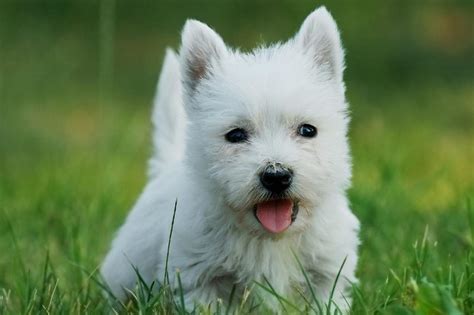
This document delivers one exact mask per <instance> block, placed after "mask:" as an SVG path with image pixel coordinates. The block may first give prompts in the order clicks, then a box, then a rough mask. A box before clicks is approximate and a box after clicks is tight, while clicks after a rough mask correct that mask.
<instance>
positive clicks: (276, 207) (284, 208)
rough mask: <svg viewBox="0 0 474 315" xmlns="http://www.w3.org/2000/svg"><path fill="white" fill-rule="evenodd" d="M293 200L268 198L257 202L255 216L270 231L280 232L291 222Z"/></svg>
mask: <svg viewBox="0 0 474 315" xmlns="http://www.w3.org/2000/svg"><path fill="white" fill-rule="evenodd" d="M292 210H293V202H292V201H291V200H288V199H281V200H270V201H265V202H261V203H259V204H257V218H258V220H259V221H260V223H261V224H262V225H263V227H264V228H265V229H266V230H268V231H269V232H272V233H280V232H283V231H284V230H286V229H287V228H288V227H289V226H290V224H291V213H292Z"/></svg>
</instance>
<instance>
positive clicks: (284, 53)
mask: <svg viewBox="0 0 474 315" xmlns="http://www.w3.org/2000/svg"><path fill="white" fill-rule="evenodd" d="M182 36H183V38H182V48H181V52H180V55H181V63H182V75H183V86H184V90H185V108H186V111H187V116H188V117H189V121H190V125H189V128H188V134H187V146H186V155H187V163H188V164H189V166H190V167H191V168H192V170H193V172H195V174H197V176H199V177H201V178H202V180H203V184H205V185H207V184H209V185H210V186H211V187H212V189H214V190H215V192H216V195H218V196H220V197H221V198H222V200H223V201H224V202H225V203H226V205H227V206H228V208H229V209H232V213H233V214H232V217H233V219H235V222H236V223H237V225H238V226H239V227H242V228H245V229H247V230H248V231H250V232H252V233H255V234H258V235H272V236H274V235H277V234H279V233H280V232H283V231H286V232H285V234H288V233H296V232H300V231H302V230H304V228H305V226H307V225H308V224H309V222H310V221H311V217H312V215H313V213H314V211H317V206H318V204H319V203H320V202H321V201H322V200H323V199H324V198H325V197H326V196H327V195H328V194H335V193H340V192H343V191H344V190H345V189H346V188H347V187H348V185H349V181H350V158H349V148H348V144H347V139H346V133H347V124H348V117H347V105H346V101H345V97H344V84H343V80H342V75H343V68H344V61H343V50H342V46H341V43H340V39H339V33H338V30H337V26H336V24H335V22H334V20H333V18H332V17H331V15H330V14H329V13H328V12H327V11H326V9H325V8H319V9H317V10H316V11H314V12H313V13H311V14H310V15H309V16H308V17H307V19H306V20H305V21H304V23H303V25H302V26H301V29H300V30H299V31H298V33H297V34H296V35H295V37H294V38H292V39H290V40H289V41H288V42H286V43H284V44H276V45H273V46H270V47H262V48H257V49H255V50H254V51H252V52H250V53H241V52H238V51H235V50H231V49H229V48H228V47H227V46H226V45H225V44H224V42H223V41H222V39H221V38H220V36H219V35H218V34H216V33H215V32H214V31H213V30H212V29H210V28H209V27H208V26H206V25H205V24H202V23H200V22H197V21H194V20H190V21H188V22H187V23H186V25H185V27H184V31H183V35H182Z"/></svg>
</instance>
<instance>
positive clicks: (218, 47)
mask: <svg viewBox="0 0 474 315" xmlns="http://www.w3.org/2000/svg"><path fill="white" fill-rule="evenodd" d="M181 41H182V42H181V50H180V56H181V71H182V77H183V84H184V88H185V90H186V92H187V93H188V94H189V95H192V94H193V93H194V91H195V90H196V87H197V86H198V84H199V82H200V81H201V80H202V79H203V78H205V77H207V76H209V75H210V74H211V73H212V70H213V68H214V67H215V66H216V65H218V63H219V60H220V59H221V58H222V57H223V56H224V54H226V53H227V48H226V46H225V44H224V41H223V40H222V38H221V37H220V36H219V35H218V34H217V33H216V32H214V31H213V30H212V29H211V28H210V27H209V26H207V25H206V24H204V23H201V22H199V21H196V20H187V21H186V24H185V25H184V29H183V33H182V35H181Z"/></svg>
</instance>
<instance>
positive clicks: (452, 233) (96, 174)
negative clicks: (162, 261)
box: [0, 1, 474, 314]
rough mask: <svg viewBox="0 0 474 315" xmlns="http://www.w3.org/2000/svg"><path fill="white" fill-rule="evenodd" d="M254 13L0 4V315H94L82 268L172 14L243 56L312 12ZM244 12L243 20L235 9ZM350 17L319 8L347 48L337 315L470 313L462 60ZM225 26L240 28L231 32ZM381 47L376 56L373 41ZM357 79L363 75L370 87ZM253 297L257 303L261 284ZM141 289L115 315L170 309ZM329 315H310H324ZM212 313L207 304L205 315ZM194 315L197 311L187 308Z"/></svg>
mask: <svg viewBox="0 0 474 315" xmlns="http://www.w3.org/2000/svg"><path fill="white" fill-rule="evenodd" d="M65 3H66V2H65ZM84 3H86V2H84ZM262 3H263V2H262ZM262 3H259V4H257V5H256V6H255V7H253V6H252V5H251V4H246V5H242V6H235V7H229V8H230V9H228V10H223V8H221V7H217V6H216V8H215V9H213V10H214V11H210V12H209V13H205V10H204V9H201V11H199V10H200V9H199V8H198V7H197V6H196V7H189V8H187V9H186V8H185V9H183V11H181V9H179V10H175V11H173V10H171V9H170V10H168V11H166V12H171V13H170V16H168V15H164V14H163V10H161V11H159V10H158V11H157V13H152V12H153V10H151V9H149V8H144V9H137V8H135V9H134V10H135V11H134V10H132V9H129V8H127V7H125V6H124V4H123V3H121V2H118V3H117V5H116V6H115V7H113V10H114V11H113V14H112V13H110V12H109V13H107V7H111V6H113V5H114V1H105V2H103V6H101V7H97V8H96V9H97V11H96V13H97V14H96V15H91V16H89V14H90V13H91V11H90V10H92V9H91V8H94V7H92V5H91V4H82V5H76V6H71V7H69V6H68V5H66V4H62V5H60V4H57V3H56V2H54V3H53V4H51V5H50V6H47V5H45V7H41V8H40V7H39V6H36V7H34V6H33V5H32V4H30V5H31V6H29V7H28V8H30V9H31V10H20V9H24V8H25V7H22V6H21V5H18V4H14V2H8V1H3V2H0V26H2V27H0V48H1V49H0V57H1V58H0V233H1V234H0V252H1V253H3V254H2V255H0V314H3V313H5V314H36V313H46V314H56V313H91V314H96V313H106V312H108V311H110V305H109V303H108V302H107V299H105V298H104V290H103V288H102V286H101V284H100V281H99V279H98V278H97V268H98V266H99V264H100V262H101V259H102V258H103V256H104V254H105V253H106V251H107V248H108V246H109V244H110V241H111V239H112V237H113V234H114V232H115V231H116V229H117V228H118V226H119V225H120V224H121V223H122V222H123V220H124V218H125V215H126V213H127V212H128V210H129V209H130V207H131V206H132V205H133V202H134V201H135V200H136V198H137V196H138V194H139V193H140V190H141V189H142V187H143V185H144V183H145V173H146V159H147V157H148V155H149V152H150V143H151V141H150V137H149V135H150V124H149V120H150V119H149V114H150V107H149V103H150V100H151V97H152V93H153V86H154V84H155V81H154V80H155V78H156V74H157V71H158V68H159V62H160V54H162V53H163V51H164V49H163V48H164V46H165V44H166V45H168V44H176V42H177V39H178V32H177V31H176V30H178V29H179V28H180V27H181V24H182V20H183V19H184V16H197V17H200V18H202V19H204V20H210V21H211V22H212V23H214V24H215V25H216V28H218V29H221V28H222V30H223V33H224V36H225V37H226V38H229V41H231V42H235V43H240V44H241V45H242V46H244V47H249V46H250V45H251V43H254V42H255V41H258V40H259V36H260V35H259V34H258V33H256V31H255V30H254V28H255V29H262V32H264V30H266V34H267V36H268V37H270V38H269V39H278V38H281V34H282V32H284V31H283V29H284V30H285V32H287V34H290V31H293V29H294V27H296V25H297V24H298V23H299V20H300V19H302V17H303V16H304V15H305V14H306V13H307V12H309V10H310V8H311V7H313V6H314V4H313V3H309V4H308V3H307V4H305V5H304V6H302V7H301V8H300V7H295V8H293V7H291V6H284V5H281V6H276V7H275V8H274V9H272V10H273V11H271V12H270V13H268V14H267V15H265V14H266V13H265V12H266V9H265V5H262ZM3 5H5V6H3ZM169 6H170V7H173V6H172V5H171V4H170V5H169ZM248 6H252V7H251V8H252V12H253V13H252V12H248V11H246V10H245V8H247V7H248ZM5 8H6V9H8V10H5ZM58 8H59V9H61V10H59V9H58ZM100 8H102V11H101V9H100ZM158 8H159V9H163V7H158ZM357 8H358V7H357ZM357 8H356V7H354V11H352V10H343V9H341V7H340V6H339V7H336V8H335V10H336V13H337V14H335V15H336V16H341V18H340V20H341V21H342V25H341V28H342V29H343V30H344V32H343V38H344V40H345V42H346V43H347V46H346V47H347V51H348V65H349V68H348V73H347V75H348V76H347V77H348V82H347V88H348V99H349V101H350V103H351V105H352V117H353V122H352V125H351V131H350V140H351V145H352V150H353V157H354V161H353V162H354V177H353V187H352V188H351V189H350V191H349V196H350V200H351V204H352V208H353V209H354V212H355V213H356V215H357V216H358V217H359V219H360V221H361V222H362V230H361V240H362V245H361V247H360V263H359V266H358V271H357V274H358V278H359V280H360V282H359V283H358V284H355V285H354V288H353V299H354V303H353V309H352V313H353V314H374V313H377V314H473V313H474V250H473V247H474V204H473V203H474V168H473V164H472V161H473V160H474V149H473V148H474V141H473V139H474V121H473V120H474V106H473V100H474V93H473V91H472V83H473V80H472V72H471V74H470V75H468V76H467V77H466V73H469V71H468V69H469V68H470V67H471V66H472V64H469V63H466V60H467V58H466V56H468V55H469V54H465V55H462V54H461V55H462V56H461V55H452V54H455V53H456V52H453V51H449V52H448V53H447V54H442V53H441V52H439V51H437V50H435V49H431V48H430V49H431V50H429V51H428V50H423V49H422V48H423V47H421V48H420V47H419V46H417V45H421V44H420V43H428V44H427V45H428V46H429V45H434V44H436V43H434V44H433V43H432V42H427V39H426V38H421V39H420V40H419V41H416V43H417V45H410V47H409V48H410V49H413V50H407V51H400V50H394V49H393V47H397V41H396V39H397V38H398V37H397V35H396V34H395V35H394V34H391V33H389V32H388V33H387V34H385V33H383V34H382V33H381V32H379V30H374V31H373V32H369V31H370V30H372V28H373V26H372V25H368V26H365V24H364V23H365V22H363V20H364V19H358V18H357V19H356V18H354V16H352V17H351V14H355V15H357V14H360V11H357ZM374 8H375V7H374V5H373V4H372V9H371V7H370V6H369V5H368V6H367V7H365V8H364V10H368V12H369V13H370V16H371V19H375V20H376V21H378V22H380V21H382V20H384V19H386V18H389V16H387V14H388V13H387V12H388V11H386V10H385V9H383V10H382V9H380V10H379V9H376V8H375V9H374ZM441 9H442V10H440V8H439V7H436V6H432V7H430V10H424V8H421V9H420V10H418V11H417V10H415V9H413V10H412V8H411V7H410V8H408V9H407V11H403V12H415V13H416V12H423V16H422V17H424V18H426V16H425V15H426V14H428V13H429V14H432V13H433V12H435V13H436V12H445V11H446V12H448V10H447V8H444V7H443V8H441ZM239 10H240V11H239ZM370 10H372V11H370ZM400 10H403V7H401V8H400ZM443 10H444V11H443ZM144 11H147V12H148V11H149V12H150V13H148V15H146V14H144V13H146V12H144ZM178 11H179V13H176V12H178ZM3 12H8V13H9V14H8V15H7V14H3ZM35 12H36V13H35ZM94 12H95V11H94ZM101 12H102V13H101ZM124 12H127V13H129V15H126V14H124ZM173 12H174V13H173ZM239 12H240V13H241V15H239V14H238V13H239ZM242 12H243V13H242ZM397 12H398V11H397ZM449 12H451V11H449ZM453 12H458V11H453ZM221 13H222V14H221ZM244 13H245V14H244ZM2 14H3V15H2ZM457 14H458V15H456V16H457V17H458V20H459V19H460V18H462V16H459V12H458V13H457ZM155 15H158V16H160V19H156V18H155ZM221 15H222V16H221ZM264 15H265V16H268V18H272V16H273V18H274V19H277V20H278V21H279V22H281V24H278V25H282V26H281V27H280V29H279V28H278V27H273V26H272V27H268V26H266V24H265V25H264V23H263V24H262V23H261V24H258V23H260V22H257V21H259V20H258V19H257V18H256V17H258V16H264ZM100 16H105V19H111V18H114V17H115V19H116V25H115V27H114V26H113V25H112V24H110V21H101V22H100V23H97V21H96V20H97V19H99V18H100ZM434 16H436V15H434ZM45 17H47V18H45ZM286 17H288V18H286ZM430 18H432V16H431V17H430ZM394 19H395V18H394ZM396 19H398V15H397V16H396ZM139 20H140V21H141V22H140V23H142V24H139V23H137V21H139ZM142 20H143V21H142ZM422 20H423V19H422ZM18 21H22V24H21V27H19V26H18ZM160 21H162V22H160ZM229 21H235V23H240V24H239V25H244V26H245V27H242V28H239V30H233V29H232V28H231V27H230V26H229ZM252 21H255V22H254V23H256V24H257V25H256V24H251V23H252ZM271 21H274V20H271ZM371 21H372V20H371ZM416 21H418V20H416ZM423 21H424V20H423ZM412 22H413V21H412ZM94 23H96V24H94ZM154 23H162V24H154ZM273 24H274V23H273ZM273 24H272V25H273ZM367 24H370V23H368V22H367ZM408 24H409V23H408ZM408 24H404V25H405V26H401V27H402V28H403V27H406V25H408ZM84 25H85V26H84ZM89 25H91V26H89ZM274 25H276V24H274ZM17 26H18V27H17ZM415 26H416V28H417V29H418V26H419V25H418V24H416V25H415ZM292 27H293V28H292ZM364 27H368V29H367V28H364ZM421 29H422V30H423V28H421ZM405 31H406V30H405ZM90 32H93V33H92V34H95V35H96V36H95V37H94V36H90V34H91V33H90ZM94 32H95V33H94ZM108 33H114V34H116V35H115V36H116V40H115V46H114V47H115V49H112V50H110V45H111V44H113V41H110V38H109V37H110V36H108V35H107V34H108ZM158 35H159V36H158ZM415 35H416V34H415ZM416 36H421V35H420V34H418V35H416ZM361 37H363V40H364V45H363V47H362V45H360V40H361ZM385 37H387V38H385ZM101 38H103V39H101ZM416 39H419V38H418V37H416ZM382 40H386V41H387V42H386V44H387V45H388V46H384V45H378V44H376V43H377V42H378V41H382ZM463 43H465V41H464V42H463ZM466 45H467V44H466ZM379 46H383V47H379ZM100 47H102V48H100ZM386 47H392V49H391V50H390V51H389V49H386ZM429 47H432V46H429ZM453 47H454V46H453ZM456 47H457V48H456V49H459V47H458V46H456ZM425 48H426V47H425ZM361 49H363V50H364V51H365V50H371V49H373V54H371V55H370V58H375V60H377V64H380V65H381V67H382V65H383V67H385V68H387V67H388V65H392V67H394V68H395V69H396V70H397V71H395V72H376V71H382V70H380V69H378V68H377V67H375V66H374V64H373V63H372V59H371V60H368V59H367V60H365V59H364V58H368V57H366V56H365V55H364V54H361V53H358V52H360V50H361ZM377 49H378V50H377ZM407 49H408V48H407ZM416 49H418V50H416ZM420 49H421V50H420ZM453 49H454V48H453ZM99 50H100V51H99ZM94 51H95V52H96V53H94ZM393 51H395V52H397V53H399V54H403V53H406V54H407V55H404V57H403V56H402V57H400V56H398V57H397V58H399V59H400V60H399V62H400V64H397V63H396V62H397V59H393V60H392V59H383V58H385V57H384V56H389V55H390V54H391V53H393ZM468 52H469V51H468ZM450 54H451V55H450ZM100 56H102V57H100ZM390 56H391V55H390ZM420 56H421V57H420ZM453 56H454V57H453ZM463 56H464V57H463ZM101 58H102V59H103V60H99V59H101ZM394 58H395V57H394ZM416 58H418V59H416ZM411 60H414V61H413V62H412V63H410V61H411ZM438 64H440V67H439V68H438V67H437V65H438ZM393 65H395V66H393ZM434 65H436V66H434ZM460 65H461V66H460ZM463 66H464V68H465V69H464V68H463ZM423 67H425V68H423ZM376 68H377V69H376ZM461 68H463V69H461ZM354 69H355V70H354ZM364 69H370V71H366V72H370V73H376V74H374V76H375V79H374V78H373V77H370V75H371V74H370V73H364ZM443 69H448V70H449V71H448V72H449V73H448V72H446V73H445V72H443V71H444V70H443ZM470 69H472V67H471V68H470ZM385 70H386V69H385ZM385 70H384V71H385ZM398 70H400V71H399V73H398ZM438 70H439V73H438ZM387 71H388V70H387ZM394 73H395V74H394ZM404 73H405V75H406V76H403V77H402V75H404ZM398 74H400V77H397V75H398ZM398 79H400V81H398ZM295 263H297V261H296V260H295ZM302 272H303V271H302ZM260 285H262V286H264V287H265V288H267V289H268V290H270V291H271V287H270V286H269V285H268V284H266V283H262V284H260ZM150 291H151V290H150V288H149V287H147V286H145V285H144V283H139V284H138V288H137V291H136V294H135V298H134V299H132V300H131V301H130V303H128V304H127V305H126V306H125V307H126V310H127V312H129V313H141V314H148V313H158V314H169V313H176V314H183V313H184V310H183V307H182V301H181V297H180V296H179V294H178V296H177V298H173V297H172V294H171V292H170V291H169V289H168V288H167V287H166V286H163V288H162V289H160V290H159V291H158V293H156V294H153V295H151V294H149V292H150ZM310 291H311V290H310ZM274 294H278V292H274ZM279 298H280V300H281V302H282V303H283V304H284V305H285V307H286V308H287V310H288V311H289V312H292V313H299V312H300V311H301V312H302V313H313V312H314V311H315V310H314V309H313V308H312V307H314V305H312V304H311V300H312V295H311V294H309V296H305V297H304V298H305V299H307V301H308V303H299V304H295V302H293V301H291V299H290V298H288V297H279ZM229 299H230V300H232V301H234V303H237V300H238V299H237V297H236V296H233V297H229ZM247 302H248V303H242V304H239V305H235V306H236V309H237V311H238V312H240V313H248V312H253V313H255V314H259V313H261V312H262V311H263V310H261V309H260V308H258V306H256V305H252V304H251V303H250V301H249V300H247ZM287 303H290V304H292V305H293V306H294V307H292V306H290V305H289V304H287ZM219 305H220V304H219ZM315 308H316V311H319V309H318V308H317V307H315ZM331 308H332V309H331V310H328V309H327V308H326V309H325V308H324V307H323V306H321V310H320V311H321V312H322V313H324V314H326V313H329V312H330V313H333V312H334V311H335V309H334V306H332V307H331ZM227 311H228V310H227V309H226V308H225V307H224V306H223V305H221V306H219V313H220V314H226V313H227ZM196 312H197V313H203V314H209V313H210V311H209V310H208V309H206V308H205V307H203V306H201V307H200V308H199V309H197V310H196Z"/></svg>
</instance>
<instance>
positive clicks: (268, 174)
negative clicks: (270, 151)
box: [260, 163, 293, 193]
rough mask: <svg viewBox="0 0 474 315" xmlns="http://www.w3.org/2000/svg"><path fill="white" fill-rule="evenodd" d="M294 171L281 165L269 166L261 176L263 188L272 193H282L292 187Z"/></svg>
mask: <svg viewBox="0 0 474 315" xmlns="http://www.w3.org/2000/svg"><path fill="white" fill-rule="evenodd" d="M292 179H293V171H292V170H290V169H289V168H286V167H284V166H283V165H281V164H280V163H275V164H269V165H267V167H265V169H264V170H263V172H262V174H260V182H261V183H262V185H263V187H265V188H266V189H268V190H269V191H271V192H272V193H282V192H283V191H285V190H286V189H288V187H290V185H291V180H292Z"/></svg>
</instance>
